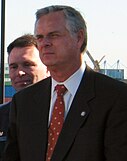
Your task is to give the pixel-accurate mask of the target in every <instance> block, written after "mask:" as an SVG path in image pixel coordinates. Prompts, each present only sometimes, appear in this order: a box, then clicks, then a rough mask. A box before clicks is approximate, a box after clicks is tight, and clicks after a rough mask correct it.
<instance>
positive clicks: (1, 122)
mask: <svg viewBox="0 0 127 161" xmlns="http://www.w3.org/2000/svg"><path fill="white" fill-rule="evenodd" d="M9 111H10V102H7V103H4V104H1V105H0V161H1V157H2V153H3V150H4V146H5V142H6V135H7V129H8V122H9Z"/></svg>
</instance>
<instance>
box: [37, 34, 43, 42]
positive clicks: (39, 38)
mask: <svg viewBox="0 0 127 161" xmlns="http://www.w3.org/2000/svg"><path fill="white" fill-rule="evenodd" d="M35 38H36V40H37V41H42V40H43V38H44V36H43V35H36V36H35Z"/></svg>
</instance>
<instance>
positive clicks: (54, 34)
mask: <svg viewBox="0 0 127 161" xmlns="http://www.w3.org/2000/svg"><path fill="white" fill-rule="evenodd" d="M58 36H59V34H58V33H51V34H49V35H48V37H49V38H50V39H53V38H57V37H58Z"/></svg>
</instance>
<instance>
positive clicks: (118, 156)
mask: <svg viewBox="0 0 127 161" xmlns="http://www.w3.org/2000/svg"><path fill="white" fill-rule="evenodd" d="M107 120H108V121H107V124H106V129H105V143H104V145H105V157H106V161H120V160H121V161H126V160H127V88H126V87H125V89H123V90H122V91H121V93H120V95H119V96H118V98H117V100H116V101H115V102H114V105H113V107H112V110H111V111H110V114H109V116H108V119H107Z"/></svg>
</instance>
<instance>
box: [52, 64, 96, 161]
mask: <svg viewBox="0 0 127 161" xmlns="http://www.w3.org/2000/svg"><path fill="white" fill-rule="evenodd" d="M94 95H95V94H94V72H93V71H91V70H90V69H89V68H88V67H87V68H86V71H85V74H84V76H83V79H82V81H81V84H80V86H79V88H78V91H77V92H76V95H75V98H74V101H73V102H72V105H71V108H70V111H69V113H68V115H67V118H66V120H65V122H64V125H63V129H62V131H61V134H60V136H59V139H58V142H57V145H56V147H55V150H54V153H53V156H52V161H56V160H59V161H62V160H63V158H64V156H65V155H66V154H67V152H68V151H69V149H70V148H71V145H72V144H73V142H74V139H75V137H76V135H77V133H78V131H79V129H80V128H81V126H82V125H83V124H84V123H85V121H86V120H87V117H88V116H89V113H90V109H89V107H88V101H90V100H91V99H92V98H93V97H94Z"/></svg>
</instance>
